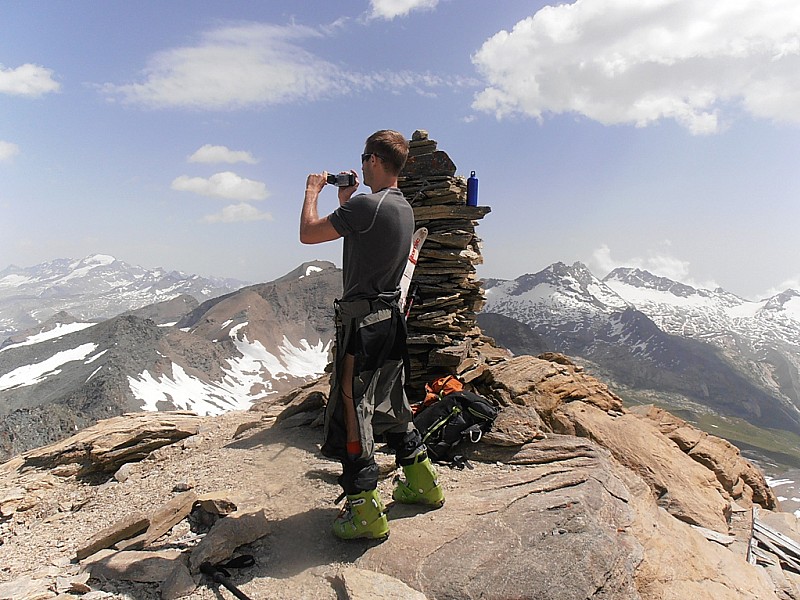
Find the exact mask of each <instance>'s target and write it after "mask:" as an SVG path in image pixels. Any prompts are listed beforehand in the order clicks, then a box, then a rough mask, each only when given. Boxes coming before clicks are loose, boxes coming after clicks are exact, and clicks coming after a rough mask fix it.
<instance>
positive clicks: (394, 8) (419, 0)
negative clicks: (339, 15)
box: [370, 0, 439, 20]
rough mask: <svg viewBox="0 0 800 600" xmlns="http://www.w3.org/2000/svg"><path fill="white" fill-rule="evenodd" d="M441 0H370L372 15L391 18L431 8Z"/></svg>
mask: <svg viewBox="0 0 800 600" xmlns="http://www.w3.org/2000/svg"><path fill="white" fill-rule="evenodd" d="M438 3H439V0H370V7H371V8H372V10H371V12H370V17H374V18H380V19H387V20H391V19H394V18H395V17H404V16H406V15H407V14H408V13H410V12H411V11H414V10H431V9H433V8H435V7H436V5H437V4H438Z"/></svg>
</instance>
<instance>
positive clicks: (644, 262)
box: [589, 241, 719, 290]
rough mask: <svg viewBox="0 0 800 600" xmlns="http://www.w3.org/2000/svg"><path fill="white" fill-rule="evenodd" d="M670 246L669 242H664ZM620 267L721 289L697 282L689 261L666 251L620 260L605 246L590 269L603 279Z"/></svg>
mask: <svg viewBox="0 0 800 600" xmlns="http://www.w3.org/2000/svg"><path fill="white" fill-rule="evenodd" d="M663 245H664V246H667V247H668V246H669V245H670V243H669V241H665V242H663ZM618 267H630V268H636V269H642V270H644V271H648V272H649V273H652V274H653V275H658V276H659V277H666V278H667V279H671V280H672V281H677V282H679V283H684V284H686V285H690V286H692V287H694V288H702V289H707V290H708V289H712V290H713V289H716V288H718V287H719V284H717V283H716V282H714V281H705V282H697V281H695V280H694V278H693V277H692V276H691V275H690V269H689V267H690V263H689V261H688V260H683V259H680V258H677V257H675V256H673V255H671V254H670V253H668V252H666V251H665V250H664V249H659V250H650V251H649V252H648V255H647V256H646V257H645V258H641V257H632V258H626V259H623V260H620V259H618V258H614V257H612V256H611V249H610V248H609V247H608V246H607V245H606V244H603V245H602V246H600V247H599V248H597V249H596V250H595V251H594V252H593V253H592V258H591V260H590V261H589V269H590V270H591V271H592V272H593V273H595V274H596V275H597V276H598V277H600V278H603V277H605V276H606V275H608V273H610V272H611V271H613V270H614V269H616V268H618Z"/></svg>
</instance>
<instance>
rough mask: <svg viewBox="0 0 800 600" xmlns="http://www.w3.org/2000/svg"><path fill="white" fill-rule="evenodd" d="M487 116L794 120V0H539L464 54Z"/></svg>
mask: <svg viewBox="0 0 800 600" xmlns="http://www.w3.org/2000/svg"><path fill="white" fill-rule="evenodd" d="M472 59H473V62H474V64H475V65H476V67H477V68H478V70H479V71H480V73H481V74H482V75H483V76H484V77H485V79H486V80H487V82H488V86H487V87H485V89H484V90H483V91H482V92H480V93H479V94H477V96H476V97H475V101H474V103H473V107H474V108H476V109H478V110H483V111H486V112H489V113H494V114H495V115H496V117H497V118H502V117H505V116H509V115H514V114H521V115H525V116H530V117H534V118H537V119H541V118H543V117H544V116H545V115H547V114H557V113H577V114H580V115H583V116H586V117H588V118H590V119H593V120H596V121H599V122H600V123H604V124H617V123H633V124H635V125H637V126H640V127H641V126H646V125H649V124H651V123H653V122H656V121H659V120H661V119H673V120H675V121H676V122H678V123H679V124H681V125H682V126H684V127H686V128H687V129H689V130H690V131H691V132H692V133H695V134H703V133H713V132H717V131H720V130H721V129H722V128H723V127H724V124H725V121H726V119H730V118H732V116H733V114H734V110H736V109H739V108H744V109H745V110H746V111H748V112H749V113H750V114H751V115H753V116H756V117H760V118H767V119H773V120H776V121H787V122H793V123H800V78H798V77H797V73H798V71H800V10H798V8H797V2H796V0H746V1H745V0H704V1H702V2H698V1H697V0H647V1H643V0H579V1H577V2H575V3H573V4H562V5H559V6H547V7H545V8H543V9H541V10H540V11H538V12H537V13H536V14H535V15H533V16H531V17H528V18H526V19H524V20H522V21H520V22H519V23H517V24H516V25H515V26H514V28H513V30H512V31H511V32H508V31H501V32H499V33H497V34H495V35H494V36H493V37H491V38H490V39H489V40H487V41H486V42H485V43H484V44H483V46H482V47H481V48H480V50H479V51H478V52H477V53H476V54H475V55H474V56H473V57H472Z"/></svg>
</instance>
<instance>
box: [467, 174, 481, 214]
mask: <svg viewBox="0 0 800 600" xmlns="http://www.w3.org/2000/svg"><path fill="white" fill-rule="evenodd" d="M467 206H478V178H477V177H475V171H472V172H471V173H470V174H469V179H467Z"/></svg>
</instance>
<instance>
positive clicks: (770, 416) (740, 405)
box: [480, 263, 800, 432]
mask: <svg viewBox="0 0 800 600" xmlns="http://www.w3.org/2000/svg"><path fill="white" fill-rule="evenodd" d="M485 285H486V288H487V293H486V298H487V303H486V306H485V307H484V313H498V314H501V315H504V316H506V317H510V318H513V319H515V320H518V321H521V322H522V323H525V324H527V325H528V326H529V327H530V330H531V332H532V333H534V334H536V335H538V336H540V337H541V339H543V340H544V341H545V345H546V346H547V347H548V348H547V349H550V350H557V351H560V352H565V353H567V354H570V355H573V356H577V357H581V358H583V359H585V360H587V361H589V362H590V363H592V364H593V365H594V366H595V367H596V368H597V369H598V370H599V371H601V372H602V373H603V375H604V376H606V377H608V378H609V379H610V380H612V381H613V382H616V383H617V384H619V386H620V387H621V388H624V389H628V390H635V391H636V392H637V397H638V398H640V399H641V398H646V397H647V396H648V395H653V396H655V395H661V396H662V397H664V396H669V397H670V398H671V400H672V402H673V403H674V404H675V405H677V406H684V405H685V406H686V407H687V408H688V409H689V410H692V411H694V412H695V413H696V412H697V411H698V410H700V411H702V410H705V409H708V410H714V411H717V412H719V413H720V414H727V415H733V416H737V417H741V418H744V419H747V420H748V421H750V422H755V423H758V424H759V425H761V426H765V427H772V428H780V429H789V430H791V431H794V432H800V408H798V407H800V295H799V294H797V292H794V291H792V290H789V291H787V292H784V293H783V294H780V295H778V296H775V297H773V298H768V299H765V300H763V301H761V302H749V301H746V300H744V299H742V298H738V297H737V296H735V295H733V294H730V293H728V292H725V291H724V290H721V289H717V290H713V291H709V290H702V289H695V288H692V287H691V286H688V285H685V284H682V283H679V282H675V281H672V280H669V279H665V278H663V277H657V276H654V275H652V274H651V273H648V272H646V271H641V270H637V269H616V270H615V271H613V272H612V273H610V274H609V275H608V276H607V277H606V278H604V279H603V280H600V279H598V278H596V277H595V276H594V275H593V274H592V273H591V272H590V271H589V269H588V268H587V267H586V266H585V265H583V264H581V263H575V264H573V265H571V266H568V265H565V264H563V263H556V264H554V265H551V266H550V267H548V268H546V269H544V270H543V271H541V272H539V273H536V274H533V275H523V276H521V277H518V278H517V279H515V280H513V281H502V280H487V282H486V284H485ZM480 322H481V325H482V326H483V327H484V329H485V330H486V332H487V333H488V334H489V335H491V336H493V337H495V338H497V339H498V341H500V342H501V343H503V341H504V337H505V336H506V333H505V332H504V330H503V329H500V330H494V329H492V324H491V323H490V324H488V325H487V324H486V323H487V321H486V320H481V321H480Z"/></svg>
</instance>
